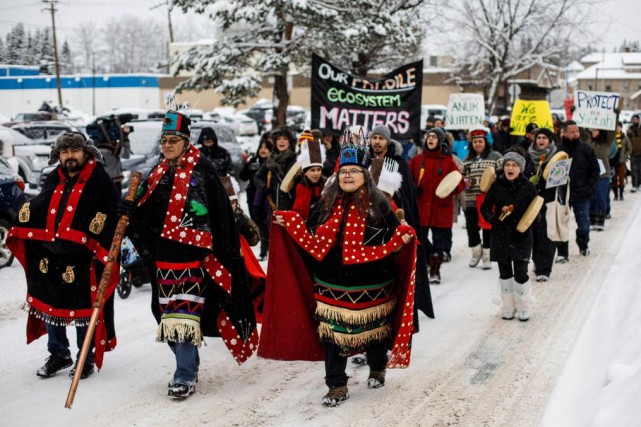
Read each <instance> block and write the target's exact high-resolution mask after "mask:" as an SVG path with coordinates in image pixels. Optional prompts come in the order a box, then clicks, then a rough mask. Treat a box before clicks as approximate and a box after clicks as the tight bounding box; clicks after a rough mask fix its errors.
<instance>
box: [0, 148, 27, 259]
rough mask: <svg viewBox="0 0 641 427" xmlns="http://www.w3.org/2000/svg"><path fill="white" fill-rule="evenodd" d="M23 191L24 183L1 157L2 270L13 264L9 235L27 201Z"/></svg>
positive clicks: (0, 255)
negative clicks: (19, 211) (8, 245)
mask: <svg viewBox="0 0 641 427" xmlns="http://www.w3.org/2000/svg"><path fill="white" fill-rule="evenodd" d="M23 191H24V181H23V180H22V178H21V177H20V175H18V174H16V173H15V172H14V171H13V169H11V166H9V163H7V161H6V160H5V159H4V157H2V156H0V268H3V267H8V266H10V265H11V263H12V262H13V255H12V254H11V251H9V249H8V248H7V235H8V234H9V230H10V229H11V226H12V225H13V223H14V220H15V218H16V215H17V214H18V210H19V209H20V207H21V206H22V204H23V203H24V202H26V201H27V199H26V197H25V194H24V192H23Z"/></svg>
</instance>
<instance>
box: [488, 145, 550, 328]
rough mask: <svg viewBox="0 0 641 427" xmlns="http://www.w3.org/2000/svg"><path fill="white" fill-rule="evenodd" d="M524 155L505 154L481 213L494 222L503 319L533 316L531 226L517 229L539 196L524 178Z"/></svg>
mask: <svg viewBox="0 0 641 427" xmlns="http://www.w3.org/2000/svg"><path fill="white" fill-rule="evenodd" d="M524 169H525V159H524V158H523V156H521V155H520V154H518V153H516V152H513V151H510V152H507V153H505V156H503V173H502V174H500V175H499V177H498V178H497V179H496V181H494V183H493V184H492V186H491V187H490V189H489V190H488V192H487V195H486V196H485V200H484V201H483V204H482V205H481V214H482V215H483V217H484V218H485V220H486V221H487V222H489V223H490V224H492V245H491V249H490V258H491V260H492V261H496V262H497V263H498V266H499V284H500V295H501V302H502V313H501V316H502V317H503V319H506V320H510V319H513V318H514V314H515V312H516V314H517V316H518V318H519V320H521V321H527V320H528V319H529V318H530V309H531V305H532V302H533V299H534V298H533V296H532V289H531V284H530V279H529V276H528V262H529V260H530V255H531V254H532V231H531V230H532V227H528V229H527V230H525V232H523V233H522V232H519V231H518V230H517V224H518V223H519V221H520V219H521V217H523V214H524V213H525V211H526V210H527V208H528V207H529V206H530V203H531V202H532V201H533V200H534V199H535V198H536V196H537V194H536V188H534V184H532V183H531V182H530V181H528V180H527V178H525V176H524V175H523V170H524Z"/></svg>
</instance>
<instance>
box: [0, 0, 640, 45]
mask: <svg viewBox="0 0 641 427" xmlns="http://www.w3.org/2000/svg"><path fill="white" fill-rule="evenodd" d="M165 1H166V0H129V1H127V0H60V1H59V2H58V6H57V7H58V13H57V14H56V27H57V28H58V29H59V31H60V36H59V40H60V42H61V41H62V40H64V39H65V38H67V39H69V38H71V37H72V35H73V28H74V24H77V23H78V22H82V21H87V22H94V23H96V25H97V26H98V27H101V22H103V21H104V20H106V19H108V18H111V17H117V16H119V15H126V14H131V15H140V16H144V17H155V18H157V19H158V20H162V21H163V22H167V21H166V19H167V8H166V6H161V7H158V8H156V9H154V10H150V8H151V7H153V6H155V5H158V4H161V3H164V2H165ZM42 8H43V4H42V2H41V1H36V0H18V1H16V0H0V35H2V36H3V37H4V36H5V34H6V33H7V32H8V31H9V30H10V29H11V28H12V27H13V26H14V25H15V24H17V23H19V22H22V23H23V24H24V25H25V28H26V29H27V30H30V31H32V32H34V31H35V30H36V29H38V28H43V27H45V26H50V25H51V15H50V14H49V13H45V12H43V11H42ZM595 11H596V14H597V20H598V21H597V22H598V23H597V24H596V25H595V26H594V27H591V28H586V29H585V30H586V32H589V33H590V34H597V35H598V34H603V36H602V37H600V40H602V41H603V42H602V43H601V44H600V45H599V46H595V47H597V48H599V49H602V48H605V49H606V50H608V51H611V50H612V49H613V47H615V46H619V45H621V43H622V42H623V40H624V39H626V40H641V0H605V1H603V2H602V3H601V4H599V5H597V6H595ZM172 19H174V20H175V22H177V23H179V24H180V23H181V22H183V23H185V22H189V23H190V24H191V23H194V24H196V25H205V22H206V18H205V17H203V16H196V15H191V16H190V20H189V21H187V20H186V19H185V18H184V15H183V14H182V12H180V11H179V10H174V11H173V12H172ZM177 41H185V40H177Z"/></svg>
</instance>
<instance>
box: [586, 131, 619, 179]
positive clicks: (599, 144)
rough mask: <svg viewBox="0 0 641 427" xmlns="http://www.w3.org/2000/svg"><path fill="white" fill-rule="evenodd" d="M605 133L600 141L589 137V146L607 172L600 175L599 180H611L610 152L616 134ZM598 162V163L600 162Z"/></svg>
mask: <svg viewBox="0 0 641 427" xmlns="http://www.w3.org/2000/svg"><path fill="white" fill-rule="evenodd" d="M601 132H604V135H603V137H602V138H601V139H599V140H594V139H592V137H591V136H588V144H589V145H590V147H592V149H593V150H594V154H595V155H596V158H597V159H598V160H601V162H602V163H603V168H604V169H605V171H604V172H603V173H602V174H601V175H599V178H610V150H611V149H612V143H613V141H614V132H605V131H601ZM598 160H597V161H598Z"/></svg>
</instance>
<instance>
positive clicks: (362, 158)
mask: <svg viewBox="0 0 641 427" xmlns="http://www.w3.org/2000/svg"><path fill="white" fill-rule="evenodd" d="M340 149H341V153H340V157H339V158H340V162H339V165H340V166H345V165H357V166H361V167H364V168H366V166H365V165H366V164H367V163H368V159H369V140H368V139H367V137H366V135H365V129H364V128H363V127H362V126H352V127H351V128H346V129H345V131H344V132H343V135H342V136H341V140H340ZM340 166H339V167H340Z"/></svg>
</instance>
